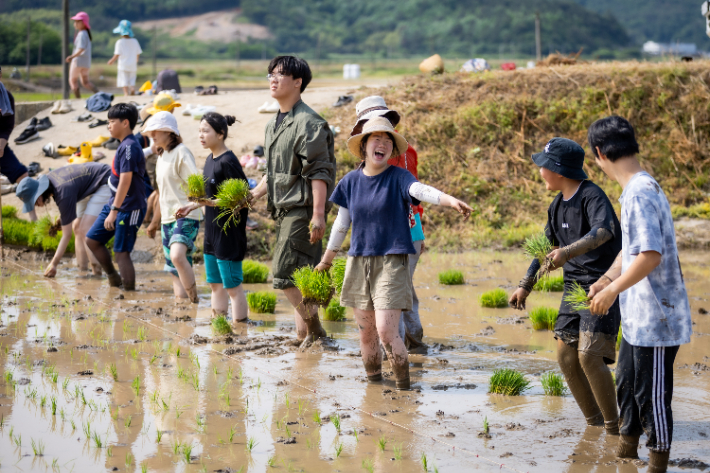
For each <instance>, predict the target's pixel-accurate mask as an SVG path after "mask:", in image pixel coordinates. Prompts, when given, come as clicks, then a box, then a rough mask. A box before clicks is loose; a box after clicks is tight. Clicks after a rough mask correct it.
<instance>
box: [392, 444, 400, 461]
mask: <svg viewBox="0 0 710 473" xmlns="http://www.w3.org/2000/svg"><path fill="white" fill-rule="evenodd" d="M392 450H394V459H395V460H401V459H402V444H401V443H400V444H399V447H398V446H397V445H395V446H394V447H392Z"/></svg>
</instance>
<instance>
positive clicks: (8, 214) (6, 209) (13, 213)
mask: <svg viewBox="0 0 710 473" xmlns="http://www.w3.org/2000/svg"><path fill="white" fill-rule="evenodd" d="M2 218H3V220H4V219H8V220H9V219H11V218H17V208H16V207H13V206H12V205H3V206H2Z"/></svg>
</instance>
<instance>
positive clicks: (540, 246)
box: [523, 232, 552, 267]
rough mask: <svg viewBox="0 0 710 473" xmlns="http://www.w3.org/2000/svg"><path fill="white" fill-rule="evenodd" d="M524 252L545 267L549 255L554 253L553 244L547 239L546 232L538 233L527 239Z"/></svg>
mask: <svg viewBox="0 0 710 473" xmlns="http://www.w3.org/2000/svg"><path fill="white" fill-rule="evenodd" d="M523 251H524V252H525V254H526V255H527V256H529V257H530V258H535V259H536V260H538V261H539V262H540V265H542V266H543V267H544V266H545V260H546V258H547V255H548V254H550V252H551V251H552V243H550V240H548V239H547V236H546V235H545V232H542V233H538V234H537V235H533V236H531V237H528V238H526V239H525V243H523Z"/></svg>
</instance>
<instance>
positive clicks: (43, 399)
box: [39, 394, 47, 408]
mask: <svg viewBox="0 0 710 473" xmlns="http://www.w3.org/2000/svg"><path fill="white" fill-rule="evenodd" d="M46 405H47V395H46V394H45V395H43V396H41V397H40V398H39V407H41V408H44V406H46Z"/></svg>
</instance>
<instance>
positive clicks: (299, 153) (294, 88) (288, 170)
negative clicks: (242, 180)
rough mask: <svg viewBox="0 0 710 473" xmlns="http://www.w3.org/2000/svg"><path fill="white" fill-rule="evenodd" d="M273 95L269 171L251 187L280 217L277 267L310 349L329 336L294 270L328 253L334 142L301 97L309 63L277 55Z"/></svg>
mask: <svg viewBox="0 0 710 473" xmlns="http://www.w3.org/2000/svg"><path fill="white" fill-rule="evenodd" d="M268 71H269V74H268V76H267V77H268V79H269V86H270V89H271V96H272V97H273V98H274V99H276V101H277V102H278V103H279V112H278V113H277V114H276V116H275V117H274V118H273V119H271V120H270V121H269V123H268V124H267V125H266V136H265V139H264V150H265V154H266V174H265V175H264V177H263V178H262V180H261V182H260V183H259V185H258V186H257V187H256V188H255V189H254V190H252V196H253V199H254V200H256V199H259V198H261V197H263V196H264V195H267V194H268V204H267V209H268V210H269V212H271V217H272V218H273V219H274V220H276V232H277V238H276V247H275V248H274V258H273V265H272V273H273V275H274V289H281V290H283V292H284V295H285V296H286V298H287V299H288V300H289V302H290V303H291V305H292V306H293V307H294V309H295V311H296V314H295V322H296V333H297V336H298V339H299V340H301V348H302V349H305V348H306V347H308V346H309V345H310V344H311V343H313V342H314V341H315V340H317V339H318V338H320V337H324V336H326V332H325V330H324V329H323V326H322V325H321V323H320V319H319V318H318V307H316V306H315V305H313V306H309V307H304V305H303V304H302V301H303V296H302V294H301V292H300V291H299V290H298V288H297V287H296V286H295V285H294V282H293V272H294V271H296V270H297V269H299V268H302V267H304V266H314V265H316V264H317V263H318V261H320V258H321V254H322V253H323V243H322V242H321V240H322V239H323V235H325V217H326V215H327V213H328V211H329V210H330V206H331V204H330V203H329V202H328V198H329V197H330V194H331V193H332V191H333V187H334V186H335V147H334V140H333V133H332V132H331V131H330V127H329V126H328V122H326V121H325V120H324V119H323V117H321V116H320V115H319V114H318V113H316V112H315V111H313V110H312V109H311V108H310V107H309V106H308V105H306V104H305V103H303V100H301V94H302V93H303V91H304V90H306V87H307V86H308V84H309V83H310V82H311V78H312V74H311V69H310V67H309V66H308V63H307V62H306V61H304V60H303V59H299V58H297V57H294V56H278V57H275V58H274V59H273V60H272V61H271V63H270V64H269V68H268Z"/></svg>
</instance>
